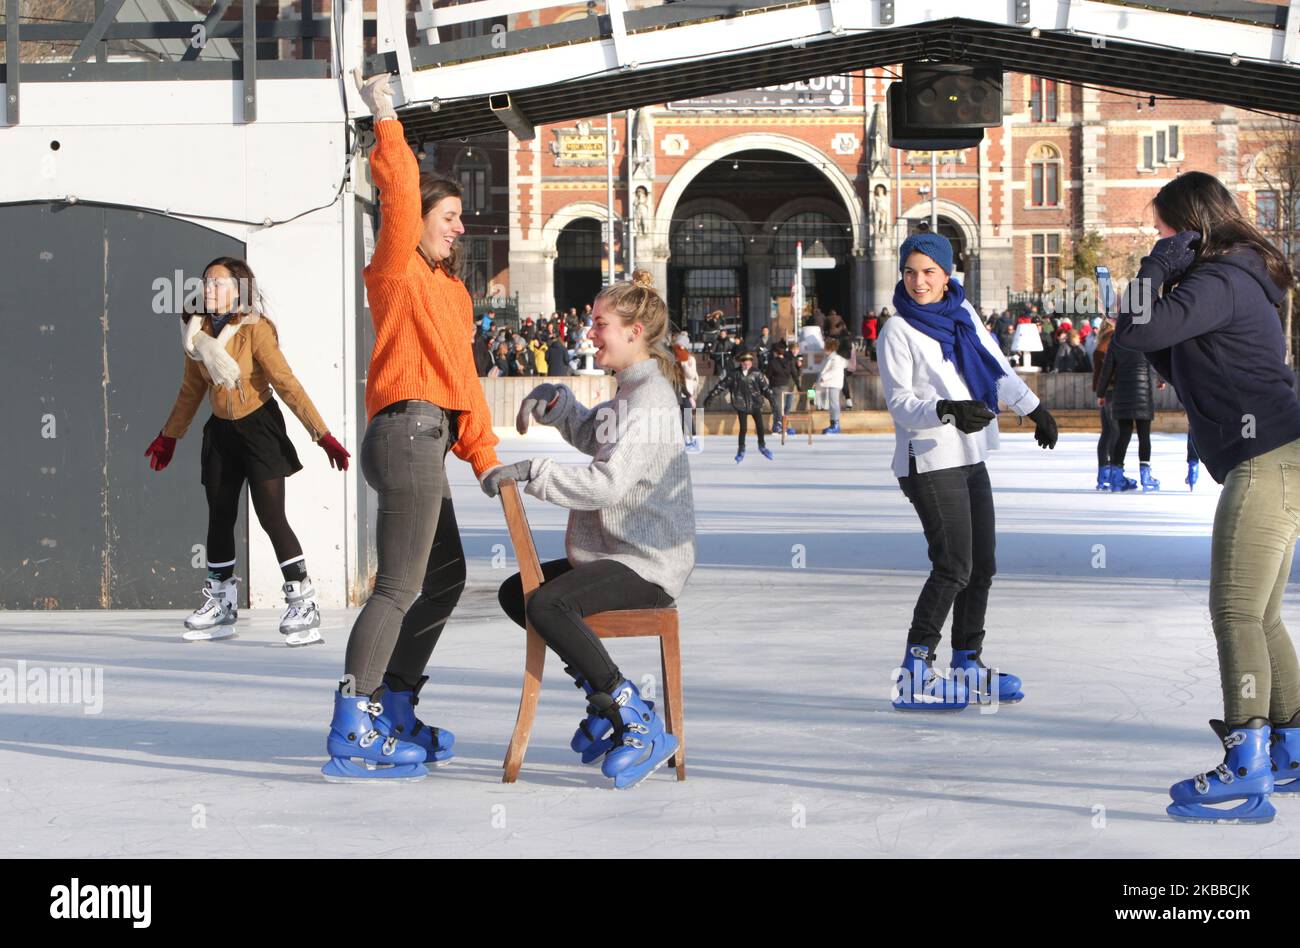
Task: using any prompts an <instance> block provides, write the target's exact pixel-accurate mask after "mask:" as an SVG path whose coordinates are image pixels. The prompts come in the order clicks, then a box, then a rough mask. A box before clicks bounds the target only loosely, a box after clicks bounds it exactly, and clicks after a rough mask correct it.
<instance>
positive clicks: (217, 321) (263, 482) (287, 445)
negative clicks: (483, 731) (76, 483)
mask: <svg viewBox="0 0 1300 948" xmlns="http://www.w3.org/2000/svg"><path fill="white" fill-rule="evenodd" d="M264 309H265V307H264V306H263V304H262V298H261V294H260V293H259V292H258V290H257V282H256V280H255V279H254V277H253V271H252V270H251V269H250V268H249V266H248V264H247V263H246V262H244V261H243V260H239V259H237V258H234V257H218V258H217V259H216V260H213V261H212V262H211V263H209V264H208V265H207V266H206V267H205V268H204V270H203V312H202V313H192V314H188V315H186V316H185V317H183V320H182V324H181V345H182V348H183V349H184V350H185V356H186V358H185V374H184V377H183V378H182V379H181V390H180V393H179V394H178V395H177V396H176V404H175V405H174V406H173V407H172V411H171V414H170V415H168V417H167V422H166V423H165V424H164V425H163V429H162V431H161V432H159V434H158V437H156V438H154V440H153V443H152V444H150V445H149V448H148V450H146V451H145V456H146V457H148V458H149V459H150V465H151V466H152V467H153V469H154V470H155V471H161V470H162V469H163V468H165V467H166V466H167V465H168V464H169V463H170V462H171V459H172V453H173V452H174V451H175V450H176V439H177V438H182V437H184V436H185V432H186V430H188V429H189V426H190V422H191V421H193V420H194V415H195V413H196V412H197V411H198V410H199V405H200V404H202V402H203V397H204V396H205V395H206V396H207V397H208V401H209V402H210V403H211V404H212V417H211V418H209V419H208V422H207V424H205V425H204V426H203V454H202V461H201V465H202V470H203V474H202V480H203V486H204V489H205V491H206V493H207V499H208V537H207V540H208V542H207V560H208V579H207V582H206V583H205V584H204V587H203V597H204V602H203V605H202V606H200V607H199V608H198V609H196V610H195V611H194V614H193V615H191V616H190V617H189V618H188V619H186V620H185V629H186V631H185V632H184V633H183V635H182V638H184V639H185V640H186V641H189V642H198V641H209V640H212V639H226V638H231V637H232V636H233V635H234V634H235V621H236V620H237V619H238V618H239V612H238V596H237V592H236V589H237V587H236V584H237V583H238V582H239V577H238V576H236V575H235V520H236V519H237V518H238V516H239V498H240V495H241V494H242V493H243V491H244V481H245V480H247V481H248V494H249V496H250V497H251V498H252V501H253V509H254V510H255V511H256V512H257V519H258V522H259V523H261V525H262V529H263V530H265V531H266V533H267V536H269V537H270V538H271V545H272V546H273V547H274V548H275V556H276V559H277V560H279V561H280V572H281V574H282V575H283V576H284V598H285V604H286V606H287V608H286V609H285V613H284V616H283V617H282V618H281V619H280V634H281V635H283V636H284V637H285V644H287V645H291V646H296V645H311V644H313V643H316V642H321V641H323V640H322V639H321V635H320V628H319V627H320V610H319V609H318V608H317V605H316V590H315V589H314V588H313V587H312V584H311V580H310V579H309V578H308V576H307V562H306V560H305V559H304V558H303V553H302V544H300V543H299V542H298V537H297V536H296V535H295V534H294V532H293V528H292V527H290V526H289V521H288V520H287V519H285V515H284V480H285V478H286V477H289V476H290V475H292V474H295V473H297V472H298V471H300V470H302V464H301V463H300V462H299V460H298V453H297V452H296V451H295V450H294V447H293V442H291V441H290V440H289V434H288V432H287V431H285V427H284V415H282V414H281V413H280V406H279V405H278V404H277V403H276V401H275V399H274V398H272V397H271V388H272V387H274V388H275V391H276V392H277V393H278V394H279V396H280V397H281V398H282V399H284V403H285V404H286V405H288V406H289V408H290V410H291V411H292V412H293V413H294V414H295V415H297V416H298V420H299V421H301V422H302V425H303V427H304V428H306V429H307V431H308V433H309V434H310V435H311V437H312V440H313V441H315V442H316V443H317V444H319V445H320V446H321V447H322V448H323V449H324V450H325V453H326V454H327V455H328V456H329V459H330V464H332V465H334V466H336V467H338V469H339V470H347V467H348V452H347V451H346V450H345V449H344V447H343V445H341V444H339V443H338V441H336V440H335V439H334V438H333V437H332V436H331V435H330V433H329V430H328V429H327V428H326V427H325V422H324V421H323V420H322V419H321V416H320V413H319V412H318V411H316V406H314V405H313V404H312V403H311V399H310V398H308V397H307V393H306V392H305V391H303V388H302V386H301V385H300V384H299V383H298V380H297V378H295V377H294V374H293V370H292V369H290V368H289V363H288V362H286V361H285V358H284V354H283V353H282V352H281V351H280V337H279V334H278V333H277V332H276V330H275V325H274V324H273V323H272V322H271V321H270V320H269V319H267V318H266V315H265V313H264Z"/></svg>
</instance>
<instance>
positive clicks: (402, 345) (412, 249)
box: [365, 119, 501, 474]
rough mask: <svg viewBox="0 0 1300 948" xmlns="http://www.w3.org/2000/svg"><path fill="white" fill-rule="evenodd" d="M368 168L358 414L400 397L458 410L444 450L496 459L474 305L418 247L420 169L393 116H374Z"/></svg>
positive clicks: (486, 464) (482, 462)
mask: <svg viewBox="0 0 1300 948" xmlns="http://www.w3.org/2000/svg"><path fill="white" fill-rule="evenodd" d="M375 136H376V138H377V144H376V145H375V148H374V151H372V152H371V154H370V171H371V174H372V176H373V177H374V180H375V184H376V185H377V186H378V188H379V192H380V195H379V207H380V215H381V216H380V226H379V236H378V238H377V239H376V241H375V252H374V256H373V257H371V258H370V265H369V266H367V267H366V269H365V281H366V292H367V293H368V295H369V297H370V315H371V318H372V319H373V320H374V324H375V348H374V352H373V353H372V354H371V356H370V372H369V374H368V376H367V378H366V420H367V421H369V420H370V419H372V418H374V417H375V413H376V412H378V411H379V409H381V408H383V407H385V406H386V405H391V404H392V403H393V402H396V401H401V400H402V399H406V398H418V399H423V400H424V401H428V402H433V403H434V404H435V405H440V406H442V407H443V408H446V409H448V410H450V411H459V412H461V416H460V438H459V440H458V441H457V442H456V443H455V444H453V445H452V447H451V450H452V452H453V453H454V454H455V455H456V457H458V458H460V459H461V460H462V461H468V462H469V463H470V465H471V466H472V467H473V468H474V473H475V474H482V473H483V472H484V471H486V470H488V469H489V468H491V467H495V466H496V465H497V464H500V463H501V462H500V461H499V460H497V454H496V444H497V442H498V438H497V436H496V435H495V434H493V433H492V414H491V412H490V411H489V409H488V406H487V399H486V398H484V397H483V387H482V384H481V383H480V382H479V379H478V370H477V368H476V366H475V364H474V351H473V348H472V346H473V341H474V308H473V304H472V303H471V302H470V298H469V293H468V291H467V290H466V289H465V284H464V283H462V282H461V281H460V280H457V279H454V278H452V277H449V276H447V274H446V273H444V272H443V271H442V270H441V269H438V270H433V269H431V268H430V267H429V265H428V264H427V263H425V262H424V259H423V258H422V257H421V256H420V254H419V253H418V252H417V250H416V248H417V247H418V246H419V243H420V235H421V234H422V233H423V229H424V221H423V219H422V218H421V216H420V168H419V164H418V163H417V162H416V160H415V155H414V154H413V153H412V152H411V148H410V146H409V145H407V144H406V139H405V137H404V136H403V132H402V125H401V122H399V121H398V120H397V119H389V120H387V121H383V122H377V123H376V124H375Z"/></svg>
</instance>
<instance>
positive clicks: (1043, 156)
mask: <svg viewBox="0 0 1300 948" xmlns="http://www.w3.org/2000/svg"><path fill="white" fill-rule="evenodd" d="M1029 205H1030V207H1060V205H1061V153H1060V151H1058V150H1057V148H1056V146H1054V145H1049V144H1047V143H1046V142H1040V143H1039V144H1037V145H1035V146H1034V147H1033V148H1031V149H1029Z"/></svg>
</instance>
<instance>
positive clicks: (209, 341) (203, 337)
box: [181, 314, 239, 388]
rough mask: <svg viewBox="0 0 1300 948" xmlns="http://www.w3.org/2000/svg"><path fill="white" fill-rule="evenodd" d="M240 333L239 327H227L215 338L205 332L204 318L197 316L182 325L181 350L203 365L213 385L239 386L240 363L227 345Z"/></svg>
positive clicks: (231, 325)
mask: <svg viewBox="0 0 1300 948" xmlns="http://www.w3.org/2000/svg"><path fill="white" fill-rule="evenodd" d="M237 332H239V324H238V323H226V325H225V326H223V327H222V329H221V334H220V335H218V336H217V337H215V338H213V337H212V336H209V335H208V334H207V333H205V332H204V331H203V317H202V316H200V315H197V314H196V315H194V316H191V317H190V321H189V322H187V323H181V348H182V349H183V350H185V354H186V355H187V356H189V357H190V358H191V359H193V360H194V361H195V362H202V363H203V365H204V367H205V368H206V369H207V370H208V376H209V377H210V378H211V379H212V381H213V383H214V384H216V385H219V386H221V387H222V388H234V387H235V386H236V385H238V384H239V363H238V362H236V361H235V360H234V359H233V358H231V355H230V353H229V352H227V351H226V343H228V342H229V341H230V340H231V339H233V338H234V336H235V333H237Z"/></svg>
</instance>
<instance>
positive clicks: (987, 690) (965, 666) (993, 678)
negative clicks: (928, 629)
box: [951, 648, 1025, 704]
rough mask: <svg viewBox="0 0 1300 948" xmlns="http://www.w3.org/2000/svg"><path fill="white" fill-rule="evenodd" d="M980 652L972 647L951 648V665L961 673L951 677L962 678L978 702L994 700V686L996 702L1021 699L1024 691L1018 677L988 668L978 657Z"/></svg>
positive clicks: (990, 702)
mask: <svg viewBox="0 0 1300 948" xmlns="http://www.w3.org/2000/svg"><path fill="white" fill-rule="evenodd" d="M980 652H981V649H973V648H970V649H966V648H963V649H956V648H955V649H953V650H952V664H951V667H952V668H953V670H954V672H960V673H961V674H960V675H957V674H954V675H953V676H952V677H953V678H961V679H963V680H964V684H965V685H966V691H967V693H968V694H972V695H973V697H974V699H975V701H976V702H978V703H979V704H992V703H993V702H994V700H995V699H994V696H993V692H994V689H995V688H996V690H997V698H996V701H997V703H998V704H1015V703H1016V702H1017V701H1023V700H1024V698H1025V693H1024V692H1023V691H1021V690H1020V679H1019V678H1017V677H1016V676H1015V675H1008V674H1007V673H1006V672H1000V671H997V670H996V669H992V668H989V667H988V666H987V665H985V664H984V662H983V661H982V660H981V659H980ZM972 685H973V686H974V687H973V688H972V687H971V686H972Z"/></svg>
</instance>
